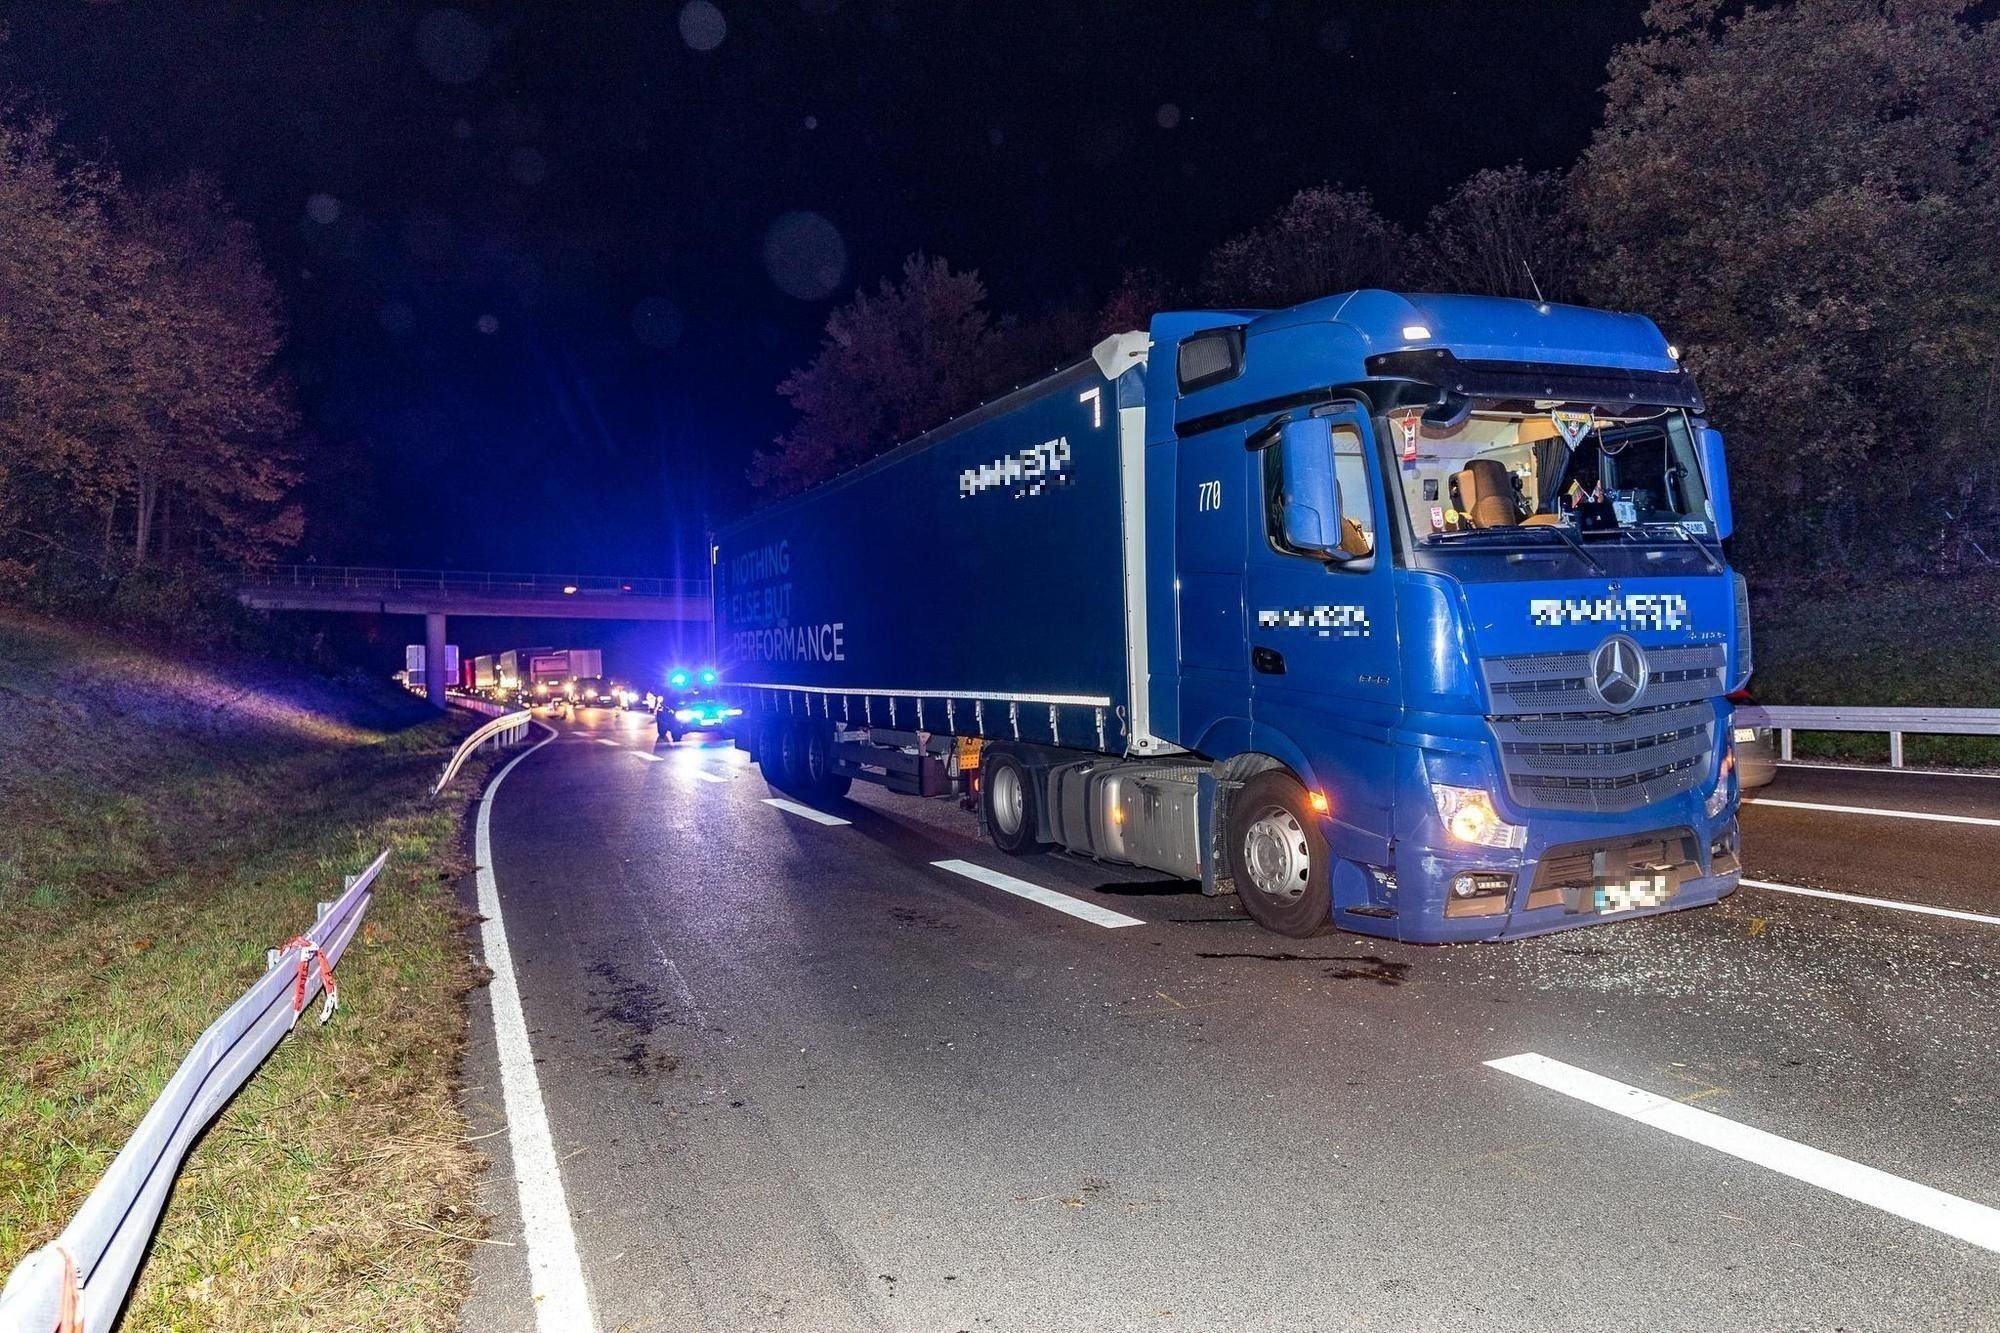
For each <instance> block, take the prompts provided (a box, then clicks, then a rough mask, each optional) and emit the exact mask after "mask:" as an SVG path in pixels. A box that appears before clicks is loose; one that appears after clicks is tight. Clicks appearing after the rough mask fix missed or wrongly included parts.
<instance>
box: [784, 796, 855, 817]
mask: <svg viewBox="0 0 2000 1333" xmlns="http://www.w3.org/2000/svg"><path fill="white" fill-rule="evenodd" d="M764 804H765V805H774V806H776V807H777V808H778V809H780V810H783V811H784V812H785V813H786V814H788V815H797V816H798V817H799V818H800V819H810V820H811V821H812V822H813V823H815V824H851V823H853V822H854V821H853V820H851V819H842V818H841V817H840V816H839V815H830V814H828V813H827V812H826V811H824V810H815V809H813V808H812V807H811V806H809V805H800V804H799V803H798V802H797V801H788V800H786V799H785V798H784V797H782V796H766V797H765V798H764Z"/></svg>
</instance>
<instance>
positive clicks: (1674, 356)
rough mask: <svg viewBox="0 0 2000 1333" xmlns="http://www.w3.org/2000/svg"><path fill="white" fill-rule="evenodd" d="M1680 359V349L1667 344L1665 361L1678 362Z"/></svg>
mask: <svg viewBox="0 0 2000 1333" xmlns="http://www.w3.org/2000/svg"><path fill="white" fill-rule="evenodd" d="M1680 359H1681V349H1680V348H1678V347H1676V346H1675V345H1674V344H1672V343H1668V344H1667V360H1669V361H1678V360H1680Z"/></svg>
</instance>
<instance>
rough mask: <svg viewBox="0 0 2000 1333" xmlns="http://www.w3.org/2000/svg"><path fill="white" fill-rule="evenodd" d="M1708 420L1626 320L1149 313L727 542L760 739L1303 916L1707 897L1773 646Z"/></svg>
mask: <svg viewBox="0 0 2000 1333" xmlns="http://www.w3.org/2000/svg"><path fill="white" fill-rule="evenodd" d="M1703 410H1704V409H1703V405H1702V400H1701V397H1700V394H1699V391H1698V390H1697V389H1696V387H1695V385H1694V383H1693V381H1692V379H1691V378H1690V377H1689V376H1688V375H1687V373H1686V372H1685V371H1683V370H1682V369H1681V367H1680V365H1679V364H1678V354H1677V353H1676V352H1675V350H1674V349H1673V348H1672V347H1671V346H1670V345H1669V344H1668V343H1667V342H1666V340H1665V339H1664V338H1663V337H1662V336H1661V334H1660V332H1659V330H1658V329H1657V328H1656V327H1654V325H1653V324H1652V323H1651V322H1650V321H1649V320H1646V319H1644V318H1642V317H1639V316H1633V315H1618V314H1611V313H1608V312H1603V311H1594V310H1585V309H1581V308H1576V307H1564V306H1552V305H1547V304H1541V303H1532V302H1525V301H1510V300H1500V299H1495V298H1482V297H1448V296H1425V295H1409V296H1404V295H1396V294H1392V293H1388V292H1379V291H1364V292H1353V293H1346V294H1344V295H1340V296H1335V297H1328V298H1326V299H1324V300H1321V301H1314V302H1309V303H1307V304H1305V305H1302V306H1298V307H1295V308H1293V309H1290V310H1283V311H1275V312H1242V311H1210V312H1178V313H1168V314H1162V315H1159V316H1157V317H1155V318H1154V319H1153V321H1152V322H1151V325H1150V327H1149V329H1147V330H1145V331H1140V332H1133V333H1128V334H1122V335H1118V336H1116V337H1112V338H1108V339H1106V340H1105V341H1104V342H1102V343H1101V344H1099V346H1098V347H1097V348H1096V349H1095V351H1094V352H1093V354H1092V356H1091V358H1090V359H1089V360H1086V361H1083V362H1081V363H1079V364H1077V365H1075V366H1072V367H1070V368H1068V369H1067V370H1063V371H1061V372H1059V373H1057V374H1055V375H1052V376H1051V377H1049V378H1047V379H1044V380H1042V381H1040V382H1038V383H1035V384H1032V385H1029V386H1027V387H1025V388H1022V389H1020V390H1017V391H1015V392H1014V393H1012V394H1009V395H1007V396H1006V397H1004V398H1001V399H999V400H997V401H995V402H993V403H991V404H988V405H987V406H985V407H982V408H980V409H978V410H977V411H974V412H972V413H969V414H967V415H966V416H964V417H962V418H960V419H958V420H956V421H954V422H952V423H950V424H949V425H946V426H944V427H941V428H940V429H938V430H935V431H932V432H930V433H929V434H927V435H925V436H922V437H920V438H919V439H917V440H914V441H912V442H910V443H908V444H905V445H903V446H902V447H900V448H898V449H896V450H894V451H892V452H890V453H888V454H886V455H884V456H883V457H881V458H879V459H876V460H875V461H873V462H871V463H869V464H867V465H865V466H863V467H860V468H858V469H856V470H855V471H853V472H851V473H849V474H847V475H845V476H843V477H839V478H836V479H835V480H833V481H831V482H828V483H827V484H825V485H823V486H820V487H818V488H817V489H815V490H812V491H809V492H807V493H805V494H803V495H801V496H797V497H794V498H792V499H790V500H787V501H784V502H782V503H779V504H777V505H774V506H772V507H770V508H769V509H767V510H764V511H762V512H759V513H756V514H753V515H752V516H750V517H748V518H746V519H744V520H743V521H741V522H739V523H737V524H735V525H733V526H731V527H729V528H726V529H724V530H723V531H721V532H720V533H718V535H717V539H716V549H715V553H714V599H715V605H714V612H715V623H716V627H717V643H718V646H719V649H720V652H721V656H722V662H723V666H724V680H725V681H726V682H727V685H726V692H727V693H728V694H729V696H730V698H731V702H732V703H734V704H736V705H737V706H740V707H742V708H743V709H744V710H745V711H744V715H743V717H742V719H741V722H740V724H739V725H738V726H737V728H736V729H735V734H736V738H737V742H738V743H739V744H741V745H743V746H745V747H746V748H747V749H749V750H750V752H751V753H752V755H753V756H754V757H755V758H756V759H757V761H758V763H759V764H760V765H761V766H762V767H763V769H764V771H765V773H766V775H767V777H769V778H770V779H771V780H772V781H773V782H774V783H776V784H778V785H780V786H784V787H787V788H790V789H793V790H795V791H797V792H799V793H801V794H804V795H806V796H808V797H816V798H820V799H831V798H834V797H837V796H839V795H842V794H844V793H845V791H846V790H847V785H848V783H850V782H851V781H853V780H855V779H863V780H870V781H876V782H880V783H883V784H885V785H887V786H890V787H892V788H894V789H897V790H901V791H906V792H910V793H914V794H919V795H943V794H947V793H950V792H953V791H971V790H974V789H976V790H977V792H978V795H979V807H980V810H981V815H982V819H983V822H984V824H985V826H986V829H987V832H988V834H989V836H990V837H991V838H992V840H993V841H994V843H995V845H996V846H998V847H999V848H1000V849H1001V850H1003V851H1006V852H1009V853H1017V854H1026V853H1031V852H1035V851H1040V850H1044V849H1046V848H1048V847H1050V846H1061V847H1065V848H1068V849H1070V850H1073V851H1076V852H1079V853H1082V854H1085V855H1089V856H1093V857H1098V858H1100V859H1103V860H1106V861H1113V862H1121V863H1129V864H1134V865H1140V866H1146V867H1150V868H1154V869H1158V870H1162V871H1166V872H1169V873H1173V874H1178V875H1182V876H1184V877H1186V878H1189V879H1199V880H1200V881H1201V882H1202V885H1203V887H1204V889H1205V890H1206V891H1208V892H1211V893H1214V892H1231V891H1233V892H1236V893H1239V894H1240V895H1241V896H1242V898H1243V902H1244V904H1245V907H1246V909H1247V910H1248V911H1249V913H1250V914H1251V915H1252V916H1253V917H1255V918H1256V919H1257V920H1258V921H1259V922H1261V923H1262V924H1264V925H1266V926H1268V927H1270V928H1272V929H1274V930H1277V931H1280V932H1282V933H1285V934H1291V935H1308V934H1312V933H1314V932H1316V931H1319V930H1322V929H1325V928H1328V927H1329V926H1336V925H1337V926H1341V927H1345V928H1348V929H1352V930H1356V931H1361V932H1364V933H1368V934H1378V935H1394V936H1399V937H1402V938H1406V939H1412V940H1464V939H1481V938H1499V937H1511V936H1518V935H1525V934H1534V933H1539V932H1542V931H1548V930H1557V929H1562V928H1565V927H1568V926H1575V925H1581V924H1585V923H1588V922H1593V921H1600V920H1604V919H1607V918H1611V917H1623V916H1627V915H1634V914H1644V913H1649V912H1657V911H1665V910H1670V909H1673V908H1679V907H1688V906H1696V905H1700V904H1703V903H1707V902H1713V901H1714V900H1715V899H1717V898H1718V897H1720V896H1721V895H1723V894H1725V893H1727V892H1729V891H1730V890H1731V889H1733V888H1734V887H1735V885H1736V882H1737V878H1738V875H1739V864H1738V851H1737V830H1736V803H1737V794H1738V793H1737V786H1736V780H1735V777H1734V774H1733V767H1734V765H1733V759H1734V755H1733V750H1732V748H1731V741H1730V735H1731V732H1730V726H1729V720H1730V712H1729V705H1728V702H1727V700H1726V698H1725V695H1726V694H1727V692H1728V691H1729V690H1730V689H1733V688H1735V687H1737V686H1739V685H1740V684H1741V683H1742V681H1743V680H1744V679H1745V678H1746V677H1747V675H1748V671H1749V663H1750V658H1749V651H1750V650H1749V621H1748V610H1747V600H1746V598H1745V597H1744V595H1743V585H1742V581H1741V579H1740V578H1737V577H1736V576H1734V575H1732V574H1731V572H1730V571H1729V569H1728V566H1727V563H1726V560H1725V558H1724V556H1723V554H1722V547H1721V543H1722V539H1723V538H1724V537H1726V536H1727V535H1728V533H1729V529H1730V524H1731V517H1730V507H1729V499H1728V483H1727V475H1726V471H1725V464H1724V457H1723V452H1722V445H1721V438H1720V436H1719V435H1718V434H1716V432H1714V431H1713V430H1710V429H1709V428H1708V426H1707V423H1706V421H1705V420H1703V418H1702V416H1701V413H1702V411H1703Z"/></svg>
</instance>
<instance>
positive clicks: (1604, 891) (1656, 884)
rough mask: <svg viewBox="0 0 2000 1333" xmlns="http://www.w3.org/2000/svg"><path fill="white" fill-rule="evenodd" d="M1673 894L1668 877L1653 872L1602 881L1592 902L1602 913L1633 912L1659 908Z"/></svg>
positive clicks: (1593, 894)
mask: <svg viewBox="0 0 2000 1333" xmlns="http://www.w3.org/2000/svg"><path fill="white" fill-rule="evenodd" d="M1671 893H1672V890H1671V889H1669V888H1668V886H1667V877H1666V876H1665V875H1663V874H1660V873H1658V872H1651V873H1647V874H1635V875H1628V876H1626V877H1625V878H1622V879H1610V880H1601V881H1599V882H1598V885H1597V887H1596V889H1595V890H1593V891H1592V893H1591V900H1592V902H1593V904H1594V905H1595V906H1596V908H1597V910H1598V911H1600V912H1633V911H1637V910H1638V909H1639V908H1642V907H1658V906H1660V905H1661V904H1662V903H1664V902H1666V900H1667V899H1668V897H1669V896H1670V895H1671Z"/></svg>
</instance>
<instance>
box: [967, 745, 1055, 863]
mask: <svg viewBox="0 0 2000 1333" xmlns="http://www.w3.org/2000/svg"><path fill="white" fill-rule="evenodd" d="M979 790H980V796H981V805H982V809H983V811H984V813H985V816H986V835H987V836H988V837H990V838H991V839H993V845H994V846H995V847H998V848H999V849H1000V850H1001V851H1003V852H1005V853H1007V855H1009V856H1032V855H1034V854H1035V853H1037V852H1046V851H1047V850H1048V849H1049V844H1047V843H1045V842H1043V841H1041V840H1040V839H1039V838H1037V837H1036V836H1035V830H1036V829H1037V828H1039V827H1040V825H1041V815H1040V811H1041V805H1040V802H1041V795H1040V793H1039V791H1038V790H1037V789H1036V785H1035V775H1034V774H1033V773H1031V772H1029V771H1028V767H1027V765H1026V764H1023V763H1022V762H1021V761H1020V760H1019V759H1018V758H1016V757H1015V756H1014V755H1012V754H1010V753H1008V752H1007V751H1006V750H988V751H987V752H986V754H985V756H984V757H983V759H982V760H981V764H980V775H979Z"/></svg>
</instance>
